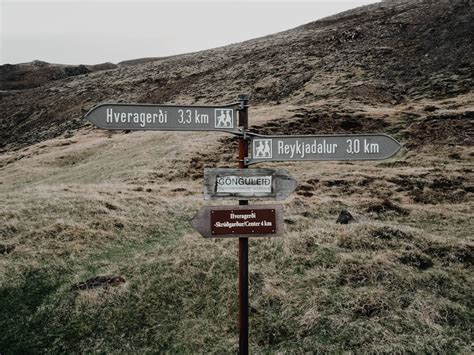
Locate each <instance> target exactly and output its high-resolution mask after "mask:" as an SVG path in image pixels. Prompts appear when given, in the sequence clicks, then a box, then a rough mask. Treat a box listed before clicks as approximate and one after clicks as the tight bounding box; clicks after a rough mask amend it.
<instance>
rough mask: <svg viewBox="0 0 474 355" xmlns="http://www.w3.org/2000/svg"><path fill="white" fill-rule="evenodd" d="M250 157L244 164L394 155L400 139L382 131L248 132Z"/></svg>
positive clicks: (374, 158) (382, 157)
mask: <svg viewBox="0 0 474 355" xmlns="http://www.w3.org/2000/svg"><path fill="white" fill-rule="evenodd" d="M249 145H250V147H251V148H250V150H251V152H252V154H251V157H247V158H246V159H245V164H246V165H250V164H256V163H260V162H265V161H298V160H320V161H321V160H382V159H388V158H390V157H392V156H393V155H395V154H396V153H397V152H398V151H399V150H400V148H401V145H400V143H398V142H397V141H396V140H395V139H393V138H392V137H390V136H387V135H385V134H351V135H312V136H261V135H256V134H251V137H250V140H249Z"/></svg>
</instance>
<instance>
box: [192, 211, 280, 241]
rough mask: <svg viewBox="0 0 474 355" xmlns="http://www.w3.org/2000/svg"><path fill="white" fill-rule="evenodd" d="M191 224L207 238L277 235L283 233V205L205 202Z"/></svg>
mask: <svg viewBox="0 0 474 355" xmlns="http://www.w3.org/2000/svg"><path fill="white" fill-rule="evenodd" d="M192 225H193V227H194V228H196V230H197V231H198V232H199V233H201V235H202V236H203V237H205V238H227V237H230V238H232V237H236V238H246V237H275V236H278V235H281V234H282V233H283V206H282V205H250V206H206V207H202V208H201V209H200V210H199V212H198V213H197V214H196V216H195V217H194V218H193V220H192Z"/></svg>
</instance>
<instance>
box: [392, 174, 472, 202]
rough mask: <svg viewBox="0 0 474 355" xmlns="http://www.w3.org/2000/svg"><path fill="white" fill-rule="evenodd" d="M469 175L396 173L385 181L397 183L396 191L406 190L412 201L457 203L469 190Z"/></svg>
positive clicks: (464, 197) (464, 198) (463, 199)
mask: <svg viewBox="0 0 474 355" xmlns="http://www.w3.org/2000/svg"><path fill="white" fill-rule="evenodd" d="M469 179H470V178H469V176H461V175H459V176H450V177H447V176H444V175H440V174H430V175H428V174H421V175H398V176H397V177H396V178H390V179H388V180H387V181H389V182H391V183H393V184H396V185H398V188H397V189H396V191H397V192H407V193H408V196H410V197H411V198H412V199H413V201H414V202H416V203H423V204H438V203H443V202H448V203H459V202H463V201H465V200H466V199H467V194H468V193H471V191H470V185H469V183H470V181H469Z"/></svg>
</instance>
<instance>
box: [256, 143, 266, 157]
mask: <svg viewBox="0 0 474 355" xmlns="http://www.w3.org/2000/svg"><path fill="white" fill-rule="evenodd" d="M264 149H265V147H264V145H263V142H262V141H260V142H258V145H257V147H256V148H255V158H264V157H265V155H264Z"/></svg>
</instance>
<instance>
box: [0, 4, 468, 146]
mask: <svg viewBox="0 0 474 355" xmlns="http://www.w3.org/2000/svg"><path fill="white" fill-rule="evenodd" d="M434 24H435V25H434ZM473 52H474V21H473V12H472V8H471V7H470V6H469V5H468V4H467V2H463V1H460V2H442V4H437V5H436V6H434V5H433V4H431V2H422V1H421V2H408V3H405V4H378V5H376V6H370V7H366V8H361V9H359V10H357V11H352V12H347V13H344V14H342V15H339V16H337V17H334V18H329V19H325V20H320V21H316V22H314V23H310V24H307V25H304V26H301V27H298V28H296V29H294V30H291V31H287V32H282V33H279V34H276V35H272V36H267V37H264V38H259V39H256V40H252V41H248V42H244V43H239V44H235V45H231V46H227V47H222V48H217V49H214V50H209V51H203V52H199V53H192V54H187V55H181V56H174V57H169V58H163V59H161V60H155V61H149V62H145V63H141V62H140V61H138V64H136V65H121V66H119V67H118V68H117V69H113V70H107V71H99V72H93V73H89V74H84V75H80V76H74V77H69V78H65V79H62V80H56V81H52V82H51V81H45V84H44V85H42V86H41V87H38V88H33V89H29V90H21V91H14V92H11V91H3V92H1V93H0V95H1V96H0V98H1V108H2V117H1V122H0V125H1V127H2V135H1V136H0V145H1V146H0V148H3V149H10V148H14V147H18V146H25V145H27V144H30V143H33V142H37V141H39V140H42V139H45V138H52V137H54V136H57V135H59V134H62V133H64V132H65V131H67V130H71V129H77V128H79V127H81V126H83V124H84V122H83V121H82V115H83V114H84V113H85V112H87V111H88V110H89V109H90V108H91V107H93V106H94V105H95V104H97V103H100V102H104V101H120V102H147V103H166V102H186V103H194V102H200V103H226V102H229V101H233V100H235V97H236V95H238V94H239V93H242V92H245V93H249V94H251V95H252V100H253V102H254V104H259V103H267V104H272V105H274V104H276V103H278V102H285V103H287V104H296V105H298V106H302V105H307V104H312V103H314V102H318V101H323V100H327V99H335V98H338V99H342V100H351V101H357V102H361V103H369V104H391V105H392V104H400V103H406V102H409V101H412V100H420V99H441V98H449V97H453V96H458V95H460V94H466V93H469V92H470V91H471V88H472V80H473V77H472V73H473V72H474V64H473V59H472V53H473ZM14 79H15V78H9V79H8V78H7V79H5V78H2V82H3V85H2V86H3V87H8V85H7V83H8V82H9V80H14ZM5 81H6V82H5ZM33 84H34V85H37V82H36V81H34V82H33V83H32V86H33Z"/></svg>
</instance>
